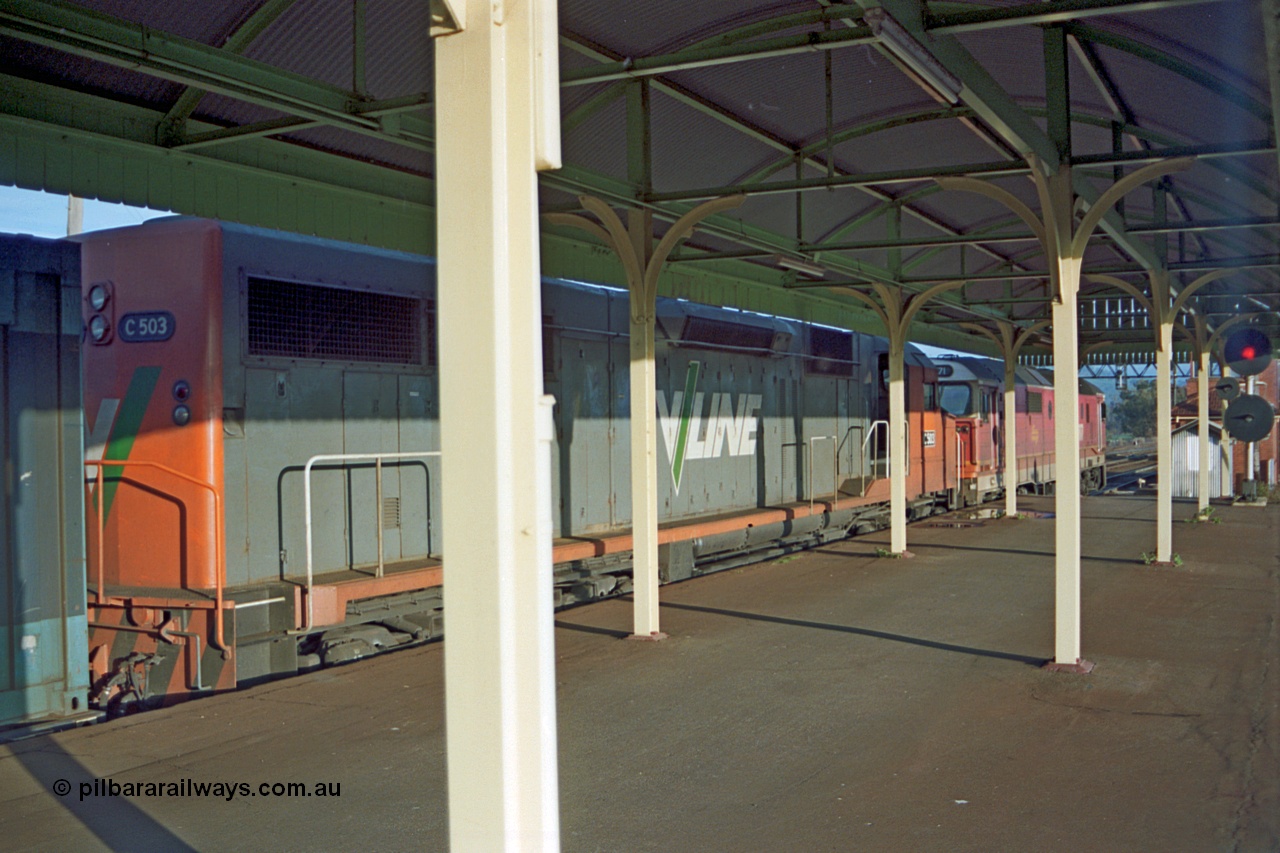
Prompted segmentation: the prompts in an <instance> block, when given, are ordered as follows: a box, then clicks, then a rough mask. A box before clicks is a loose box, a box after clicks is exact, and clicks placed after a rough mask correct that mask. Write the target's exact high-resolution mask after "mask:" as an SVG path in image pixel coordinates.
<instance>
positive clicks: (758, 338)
mask: <svg viewBox="0 0 1280 853" xmlns="http://www.w3.org/2000/svg"><path fill="white" fill-rule="evenodd" d="M683 340H685V341H688V342H689V343H698V344H711V345H713V346H726V347H741V348H743V349H771V348H772V347H773V329H768V328H762V327H760V326H747V325H742V324H740V323H728V322H725V321H724V320H712V319H710V318H707V317H690V318H689V323H688V325H687V326H685V329H684V336H683Z"/></svg>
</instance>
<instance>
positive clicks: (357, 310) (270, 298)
mask: <svg viewBox="0 0 1280 853" xmlns="http://www.w3.org/2000/svg"><path fill="white" fill-rule="evenodd" d="M246 313H247V316H248V327H249V328H248V354H249V355H259V356H277V357H284V358H310V359H321V360H324V361H363V362H378V363H383V364H422V355H423V346H422V313H423V312H422V300H420V299H417V298H414V297H411V296H392V295H390V294H386V293H369V292H368V291H364V290H349V289H345V288H339V287H324V286H321V285H315V284H298V283H297V282H292V281H276V280H273V279H267V278H250V279H249V281H248V294H247V298H246Z"/></svg>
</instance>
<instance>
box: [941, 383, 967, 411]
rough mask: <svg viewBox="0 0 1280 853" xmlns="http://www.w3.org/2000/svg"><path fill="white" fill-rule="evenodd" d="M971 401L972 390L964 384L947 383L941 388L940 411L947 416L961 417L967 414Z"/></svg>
mask: <svg viewBox="0 0 1280 853" xmlns="http://www.w3.org/2000/svg"><path fill="white" fill-rule="evenodd" d="M972 400H973V390H972V389H971V388H970V387H969V386H968V385H964V384H959V383H949V384H947V385H943V386H942V398H941V401H940V402H941V403H942V410H943V411H945V412H947V413H948V414H952V415H955V416H956V417H961V416H963V415H967V414H969V407H970V405H971V402H972Z"/></svg>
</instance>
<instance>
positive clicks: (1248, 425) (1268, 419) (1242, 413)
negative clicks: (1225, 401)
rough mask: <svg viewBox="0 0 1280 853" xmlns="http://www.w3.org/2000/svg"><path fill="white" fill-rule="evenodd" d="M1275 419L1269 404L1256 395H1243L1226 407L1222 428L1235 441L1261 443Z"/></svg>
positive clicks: (1273, 411)
mask: <svg viewBox="0 0 1280 853" xmlns="http://www.w3.org/2000/svg"><path fill="white" fill-rule="evenodd" d="M1275 419H1276V412H1275V409H1273V408H1271V404H1270V403H1268V402H1267V401H1266V400H1264V399H1263V398H1261V397H1259V396H1258V395H1257V394H1245V395H1244V396H1242V397H1238V398H1236V399H1235V400H1232V401H1231V405H1230V406H1227V411H1226V414H1225V415H1223V418H1222V426H1223V428H1224V429H1226V431H1227V432H1228V433H1230V434H1231V437H1232V438H1234V439H1236V440H1237V441H1261V440H1262V439H1264V438H1266V437H1267V434H1268V433H1270V432H1271V427H1272V425H1273V424H1274V423H1275ZM1250 479H1252V478H1250Z"/></svg>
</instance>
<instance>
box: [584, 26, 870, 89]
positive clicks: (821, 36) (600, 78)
mask: <svg viewBox="0 0 1280 853" xmlns="http://www.w3.org/2000/svg"><path fill="white" fill-rule="evenodd" d="M873 41H875V37H874V36H872V35H871V30H869V29H867V28H866V27H855V28H853V29H847V30H829V31H816V32H811V33H800V34H798V35H787V36H774V37H772V38H762V39H759V40H757V41H752V42H735V43H733V44H724V45H716V46H704V47H696V48H692V49H688V50H677V51H674V52H672V53H666V54H660V55H656V56H642V57H636V58H632V57H628V58H626V59H621V60H617V61H613V62H605V63H602V64H601V65H598V66H595V67H591V68H577V69H573V70H571V71H566V72H564V73H562V74H561V75H560V85H562V86H583V85H586V84H588V83H607V82H610V81H613V80H631V79H640V78H643V77H658V76H661V75H665V74H674V73H676V72H678V71H689V70H691V69H694V68H709V67H711V66H715V65H729V64H733V63H738V62H746V61H750V60H758V59H773V58H776V57H780V56H794V55H796V54H801V53H814V52H818V51H828V50H838V49H840V48H847V47H857V46H858V45H860V44H870V43H871V42H873Z"/></svg>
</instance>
